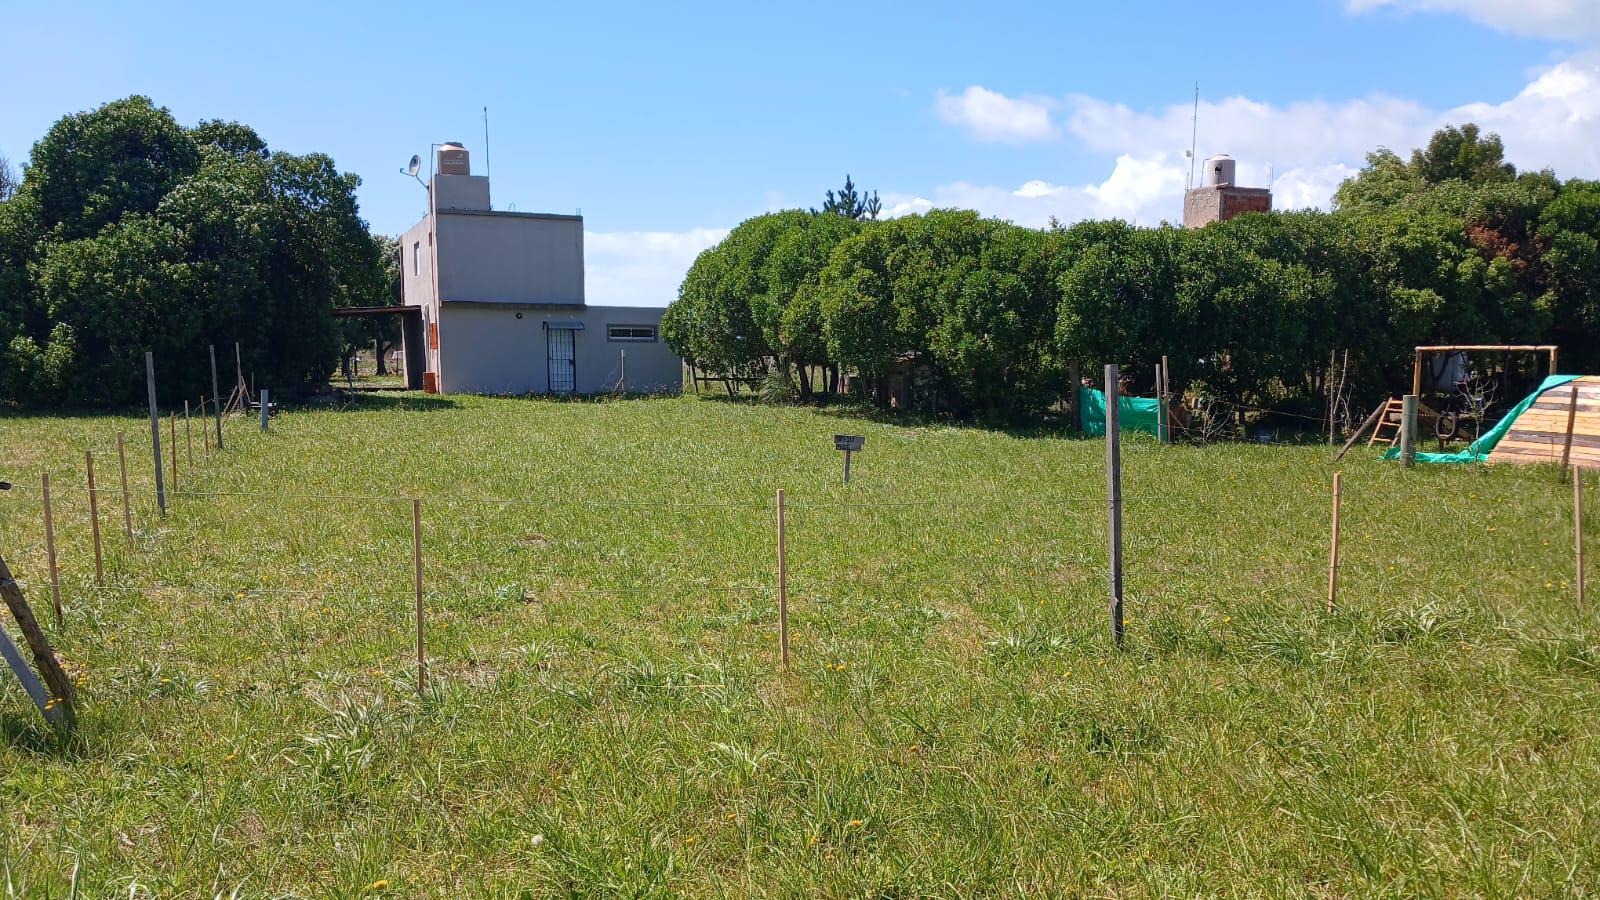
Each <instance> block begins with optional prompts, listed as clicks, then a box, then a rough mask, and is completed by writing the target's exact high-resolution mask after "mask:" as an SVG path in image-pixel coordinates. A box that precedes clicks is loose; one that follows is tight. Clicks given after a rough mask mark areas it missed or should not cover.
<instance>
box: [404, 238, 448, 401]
mask: <svg viewBox="0 0 1600 900" xmlns="http://www.w3.org/2000/svg"><path fill="white" fill-rule="evenodd" d="M432 223H433V217H432V216H429V217H427V218H425V219H423V220H422V221H421V222H418V223H417V224H415V225H413V226H411V228H410V230H408V231H407V232H406V233H405V234H403V235H401V236H400V250H401V259H400V278H401V285H400V288H401V292H402V293H401V302H403V303H405V304H406V305H407V306H420V307H422V318H423V321H424V323H433V322H438V321H439V302H438V298H437V297H435V296H434V291H433V259H434V257H433V252H432V242H431V239H430V236H429V233H430V229H431V228H432ZM422 332H423V348H424V351H423V365H424V370H425V371H428V372H437V371H439V355H438V353H437V352H436V351H434V350H433V349H431V348H428V346H427V324H424V325H423V329H422Z"/></svg>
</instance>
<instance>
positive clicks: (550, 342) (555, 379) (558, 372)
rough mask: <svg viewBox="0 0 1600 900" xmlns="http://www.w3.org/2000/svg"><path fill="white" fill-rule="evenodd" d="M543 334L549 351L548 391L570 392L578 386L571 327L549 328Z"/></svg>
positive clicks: (553, 392) (554, 392)
mask: <svg viewBox="0 0 1600 900" xmlns="http://www.w3.org/2000/svg"><path fill="white" fill-rule="evenodd" d="M545 335H546V336H545V343H546V345H547V346H548V348H549V352H550V392H551V393H552V394H570V393H572V392H573V391H575V390H577V388H578V361H577V357H576V354H575V353H574V351H573V342H572V329H570V328H551V329H549V330H548V331H546V332H545Z"/></svg>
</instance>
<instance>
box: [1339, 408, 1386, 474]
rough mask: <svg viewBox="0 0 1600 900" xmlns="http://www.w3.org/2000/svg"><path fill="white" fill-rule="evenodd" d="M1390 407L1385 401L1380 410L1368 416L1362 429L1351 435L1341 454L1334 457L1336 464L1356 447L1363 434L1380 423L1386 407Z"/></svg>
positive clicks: (1362, 424)
mask: <svg viewBox="0 0 1600 900" xmlns="http://www.w3.org/2000/svg"><path fill="white" fill-rule="evenodd" d="M1388 405H1389V402H1388V401H1387V400H1384V401H1381V402H1379V403H1378V408H1377V409H1374V410H1373V411H1372V415H1370V416H1367V420H1366V421H1365V422H1362V423H1361V427H1360V428H1357V429H1356V430H1355V431H1354V432H1353V433H1352V434H1351V435H1350V438H1349V440H1347V441H1345V442H1344V446H1343V447H1340V448H1339V452H1338V453H1336V454H1334V457H1333V461H1334V462H1338V461H1339V460H1341V459H1344V455H1345V454H1346V453H1349V452H1350V448H1351V447H1354V446H1355V445H1356V441H1358V440H1360V439H1361V436H1362V435H1363V434H1366V433H1367V429H1368V428H1371V427H1372V423H1373V422H1376V421H1378V417H1379V416H1381V415H1383V409H1384V407H1386V406H1388Z"/></svg>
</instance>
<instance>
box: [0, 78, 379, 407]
mask: <svg viewBox="0 0 1600 900" xmlns="http://www.w3.org/2000/svg"><path fill="white" fill-rule="evenodd" d="M359 183H360V180H359V179H358V178H357V177H356V176H354V175H351V174H348V173H343V172H340V171H339V170H338V169H337V168H336V167H335V166H334V163H333V160H331V159H329V158H328V157H327V156H325V155H323V154H320V153H310V154H305V155H295V154H290V153H284V152H274V151H272V150H271V149H269V148H268V146H267V144H266V142H265V141H264V140H262V139H261V137H260V136H259V135H258V134H256V132H255V131H253V130H252V129H250V128H249V127H248V126H245V125H242V124H239V123H237V122H226V121H220V120H210V121H203V122H200V123H199V124H198V125H195V126H193V127H185V126H183V125H180V124H179V123H178V122H177V121H175V120H174V119H173V117H172V115H171V113H169V112H168V111H167V110H166V109H164V108H160V107H157V106H155V105H154V104H153V103H152V102H151V101H150V100H149V99H148V98H146V97H138V96H135V97H129V98H127V99H124V100H118V101H115V102H112V103H107V104H106V105H104V106H101V107H100V108H98V109H95V110H91V111H87V112H83V113H78V114H74V115H69V116H66V117H64V118H62V119H61V120H60V121H58V122H57V123H56V124H55V125H54V126H52V127H51V129H50V130H49V132H48V133H47V134H45V136H44V137H43V138H41V139H40V140H39V142H38V143H36V144H35V145H34V147H33V150H32V153H31V154H30V156H29V159H28V161H27V163H26V165H25V166H24V167H23V171H22V177H21V178H20V179H19V180H18V181H17V183H16V184H15V188H14V190H13V191H11V194H10V196H9V197H0V199H3V202H0V401H5V402H10V403H28V404H91V405H108V404H116V403H123V402H128V401H133V400H137V399H139V398H140V397H142V396H143V390H144V361H143V357H144V353H145V351H147V350H148V351H154V353H155V355H156V359H157V360H158V366H159V369H160V372H159V377H158V379H157V381H158V384H159V386H160V387H161V393H162V395H163V398H165V399H169V400H170V398H175V397H196V396H198V395H199V394H201V393H209V392H210V389H211V384H210V369H209V360H208V357H207V350H206V348H207V345H208V344H215V345H217V349H218V355H219V356H221V357H225V358H226V359H227V360H228V363H229V364H228V365H227V366H226V367H225V370H226V373H227V374H226V375H225V376H224V377H223V381H224V382H225V383H231V382H232V380H233V379H232V365H231V363H232V357H233V345H234V343H235V342H238V343H239V344H240V346H241V348H242V352H243V356H244V366H245V370H246V371H247V372H249V373H253V374H254V375H255V377H256V378H257V380H258V382H259V383H260V384H262V385H267V386H270V387H272V388H273V389H274V392H283V393H290V392H292V391H295V390H298V389H302V388H305V387H308V386H313V385H317V384H320V383H324V382H326V380H327V378H328V376H329V375H330V373H332V372H333V371H334V369H335V367H336V366H337V365H338V361H339V358H340V355H341V352H342V351H344V350H345V349H347V348H348V347H349V346H350V345H351V344H352V343H355V342H360V343H363V344H366V343H370V337H371V336H369V335H367V334H366V333H365V332H364V331H362V329H361V327H359V326H351V325H340V324H339V323H337V322H336V321H335V320H334V319H333V317H332V315H331V311H332V310H333V309H334V308H335V307H339V306H349V305H376V304H383V303H390V302H393V300H392V292H391V280H390V278H391V276H390V275H388V274H386V272H385V265H386V263H387V262H388V260H386V259H385V258H384V255H383V250H382V247H383V244H382V241H381V239H377V238H374V237H373V236H372V235H370V234H369V233H368V231H367V226H366V223H365V222H364V221H362V219H361V217H360V214H359V210H358V208H357V204H356V198H355V189H356V186H357V185H358V184H359ZM224 349H225V350H226V352H225V353H224Z"/></svg>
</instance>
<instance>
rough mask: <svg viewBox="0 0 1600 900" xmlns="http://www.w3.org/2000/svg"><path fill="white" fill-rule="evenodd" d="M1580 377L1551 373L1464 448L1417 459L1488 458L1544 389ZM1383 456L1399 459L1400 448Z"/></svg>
mask: <svg viewBox="0 0 1600 900" xmlns="http://www.w3.org/2000/svg"><path fill="white" fill-rule="evenodd" d="M1580 377H1581V376H1578V375H1551V376H1550V377H1548V378H1546V379H1545V380H1544V383H1543V384H1540V385H1539V389H1538V390H1536V391H1534V392H1533V393H1531V394H1529V395H1528V396H1526V397H1524V398H1522V402H1521V403H1518V404H1517V405H1516V406H1513V407H1512V408H1511V411H1510V412H1508V413H1506V415H1505V418H1503V419H1501V420H1500V421H1499V422H1496V423H1495V426H1494V427H1493V428H1491V429H1489V431H1488V432H1487V433H1486V434H1484V435H1483V436H1482V437H1480V438H1478V439H1477V440H1475V441H1473V442H1472V443H1471V444H1469V445H1467V448H1466V449H1465V450H1459V451H1457V452H1455V453H1418V454H1417V461H1418V462H1430V463H1447V464H1452V465H1454V464H1460V463H1475V462H1483V461H1484V460H1485V459H1488V458H1489V454H1490V453H1493V452H1494V447H1495V445H1496V444H1498V443H1500V439H1501V438H1503V437H1505V436H1506V432H1508V431H1510V430H1511V426H1512V425H1514V424H1515V423H1516V421H1517V417H1518V416H1520V415H1522V414H1523V413H1524V412H1526V411H1527V409H1528V407H1530V406H1532V405H1533V404H1534V401H1536V400H1538V399H1539V395H1540V394H1543V393H1544V392H1545V391H1548V390H1550V389H1551V388H1558V387H1560V386H1562V385H1563V384H1571V383H1572V382H1574V381H1577V380H1578V379H1579V378H1580ZM1383 458H1384V459H1399V458H1400V448H1399V447H1390V448H1389V449H1388V450H1385V451H1383Z"/></svg>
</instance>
